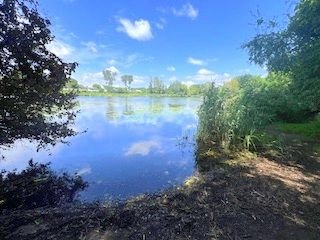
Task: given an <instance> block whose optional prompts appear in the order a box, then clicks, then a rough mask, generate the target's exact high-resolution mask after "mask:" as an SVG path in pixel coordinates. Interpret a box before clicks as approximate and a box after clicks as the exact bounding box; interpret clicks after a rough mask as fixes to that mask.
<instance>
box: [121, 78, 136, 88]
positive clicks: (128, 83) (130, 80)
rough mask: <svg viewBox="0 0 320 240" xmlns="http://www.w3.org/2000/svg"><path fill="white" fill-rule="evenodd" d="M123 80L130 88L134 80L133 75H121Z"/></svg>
mask: <svg viewBox="0 0 320 240" xmlns="http://www.w3.org/2000/svg"><path fill="white" fill-rule="evenodd" d="M121 81H122V82H123V83H124V86H125V88H126V90H128V89H129V88H130V85H131V83H132V82H133V76H132V75H123V76H121Z"/></svg>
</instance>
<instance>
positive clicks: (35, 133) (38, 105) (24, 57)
mask: <svg viewBox="0 0 320 240" xmlns="http://www.w3.org/2000/svg"><path fill="white" fill-rule="evenodd" d="M49 26H50V21H49V20H48V19H46V18H43V17H42V16H41V15H40V13H39V11H38V8H37V2H36V1H35V0H24V1H23V0H4V1H2V3H0V146H10V144H12V143H14V142H15V140H17V139H28V140H29V141H36V142H38V147H39V148H40V147H44V146H45V145H47V144H51V145H54V144H56V143H57V142H64V139H65V137H68V136H72V135H75V134H76V132H75V131H74V130H72V129H71V128H70V124H72V123H73V121H74V118H75V114H76V112H75V111H74V110H72V109H73V107H74V105H75V101H74V99H75V96H74V93H72V92H68V93H66V92H63V91H62V89H63V87H64V86H65V84H66V83H67V81H68V79H69V77H70V74H71V73H72V71H74V69H75V67H76V65H77V64H76V63H65V62H64V61H63V60H62V59H60V58H59V57H57V56H56V55H55V54H53V53H52V52H50V51H48V49H47V44H48V43H50V42H51V41H52V40H53V39H54V36H53V35H52V34H51V31H50V29H49Z"/></svg>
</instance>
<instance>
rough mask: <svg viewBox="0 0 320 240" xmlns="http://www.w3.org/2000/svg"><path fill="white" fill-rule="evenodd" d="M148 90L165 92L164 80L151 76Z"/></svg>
mask: <svg viewBox="0 0 320 240" xmlns="http://www.w3.org/2000/svg"><path fill="white" fill-rule="evenodd" d="M149 92H150V93H157V94H161V93H165V85H164V82H163V81H162V80H161V79H160V78H158V77H155V78H151V79H150V83H149Z"/></svg>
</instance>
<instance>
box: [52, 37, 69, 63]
mask: <svg viewBox="0 0 320 240" xmlns="http://www.w3.org/2000/svg"><path fill="white" fill-rule="evenodd" d="M47 48H48V50H49V51H50V52H52V53H54V54H55V55H57V56H58V57H60V58H63V59H65V58H67V57H69V56H70V55H71V54H72V53H73V50H74V49H73V47H72V46H70V45H69V44H67V43H65V42H63V41H59V40H54V41H52V42H50V43H49V44H48V45H47Z"/></svg>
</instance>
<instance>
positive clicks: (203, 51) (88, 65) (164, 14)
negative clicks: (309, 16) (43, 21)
mask: <svg viewBox="0 0 320 240" xmlns="http://www.w3.org/2000/svg"><path fill="white" fill-rule="evenodd" d="M289 2H290V1H289ZM291 7H292V6H291ZM257 9H259V11H260V13H261V16H263V17H266V18H267V19H274V18H276V19H278V20H279V21H283V19H284V14H285V13H287V12H288V10H289V9H290V4H289V3H288V0H268V1H266V0H250V1H249V0H242V1H239V0H224V1H218V0H216V1H214V0H211V1H209V0H201V1H200V0H198V1H179V0H177V1H172V0H171V1H170V0H163V1H159V0H134V1H133V0H130V1H129V0H127V1H121V0H117V1H111V0H109V1H101V0H91V1H85V0H55V1H52V0H42V1H40V10H41V12H42V13H43V15H44V16H46V17H47V18H49V19H50V20H51V22H52V31H53V34H54V35H55V36H56V38H55V40H54V42H52V43H51V44H50V45H49V48H50V49H51V50H52V51H53V52H54V53H56V54H57V55H58V56H60V57H61V58H63V59H64V60H65V61H77V62H78V63H79V67H78V68H77V70H76V72H75V73H74V74H73V77H74V78H76V79H77V80H78V81H79V82H80V83H81V84H84V85H91V84H93V83H99V84H104V80H103V77H102V70H104V69H107V68H108V69H112V70H113V71H117V72H118V77H120V76H121V75H122V74H131V75H133V76H134V82H133V84H132V86H134V87H138V86H147V85H148V82H149V79H150V77H151V76H153V77H155V76H158V77H160V78H161V79H162V80H164V81H165V82H166V83H167V84H168V83H170V82H172V81H174V80H179V81H182V82H184V83H186V84H195V83H203V82H206V81H211V80H213V81H215V82H216V83H218V84H221V83H222V82H224V81H226V80H228V79H230V78H232V77H234V76H237V75H241V74H246V73H251V74H260V75H264V74H265V73H266V72H265V71H264V70H263V69H262V68H260V67H258V66H255V65H253V64H250V63H249V61H248V55H247V53H246V51H245V50H243V49H241V45H242V44H243V43H244V42H246V41H247V40H250V39H251V38H252V37H253V36H254V35H255V33H257V29H256V28H255V26H254V24H253V23H254V22H255V17H254V16H253V15H256V14H257ZM116 85H122V84H121V81H120V80H118V81H117V83H116Z"/></svg>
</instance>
